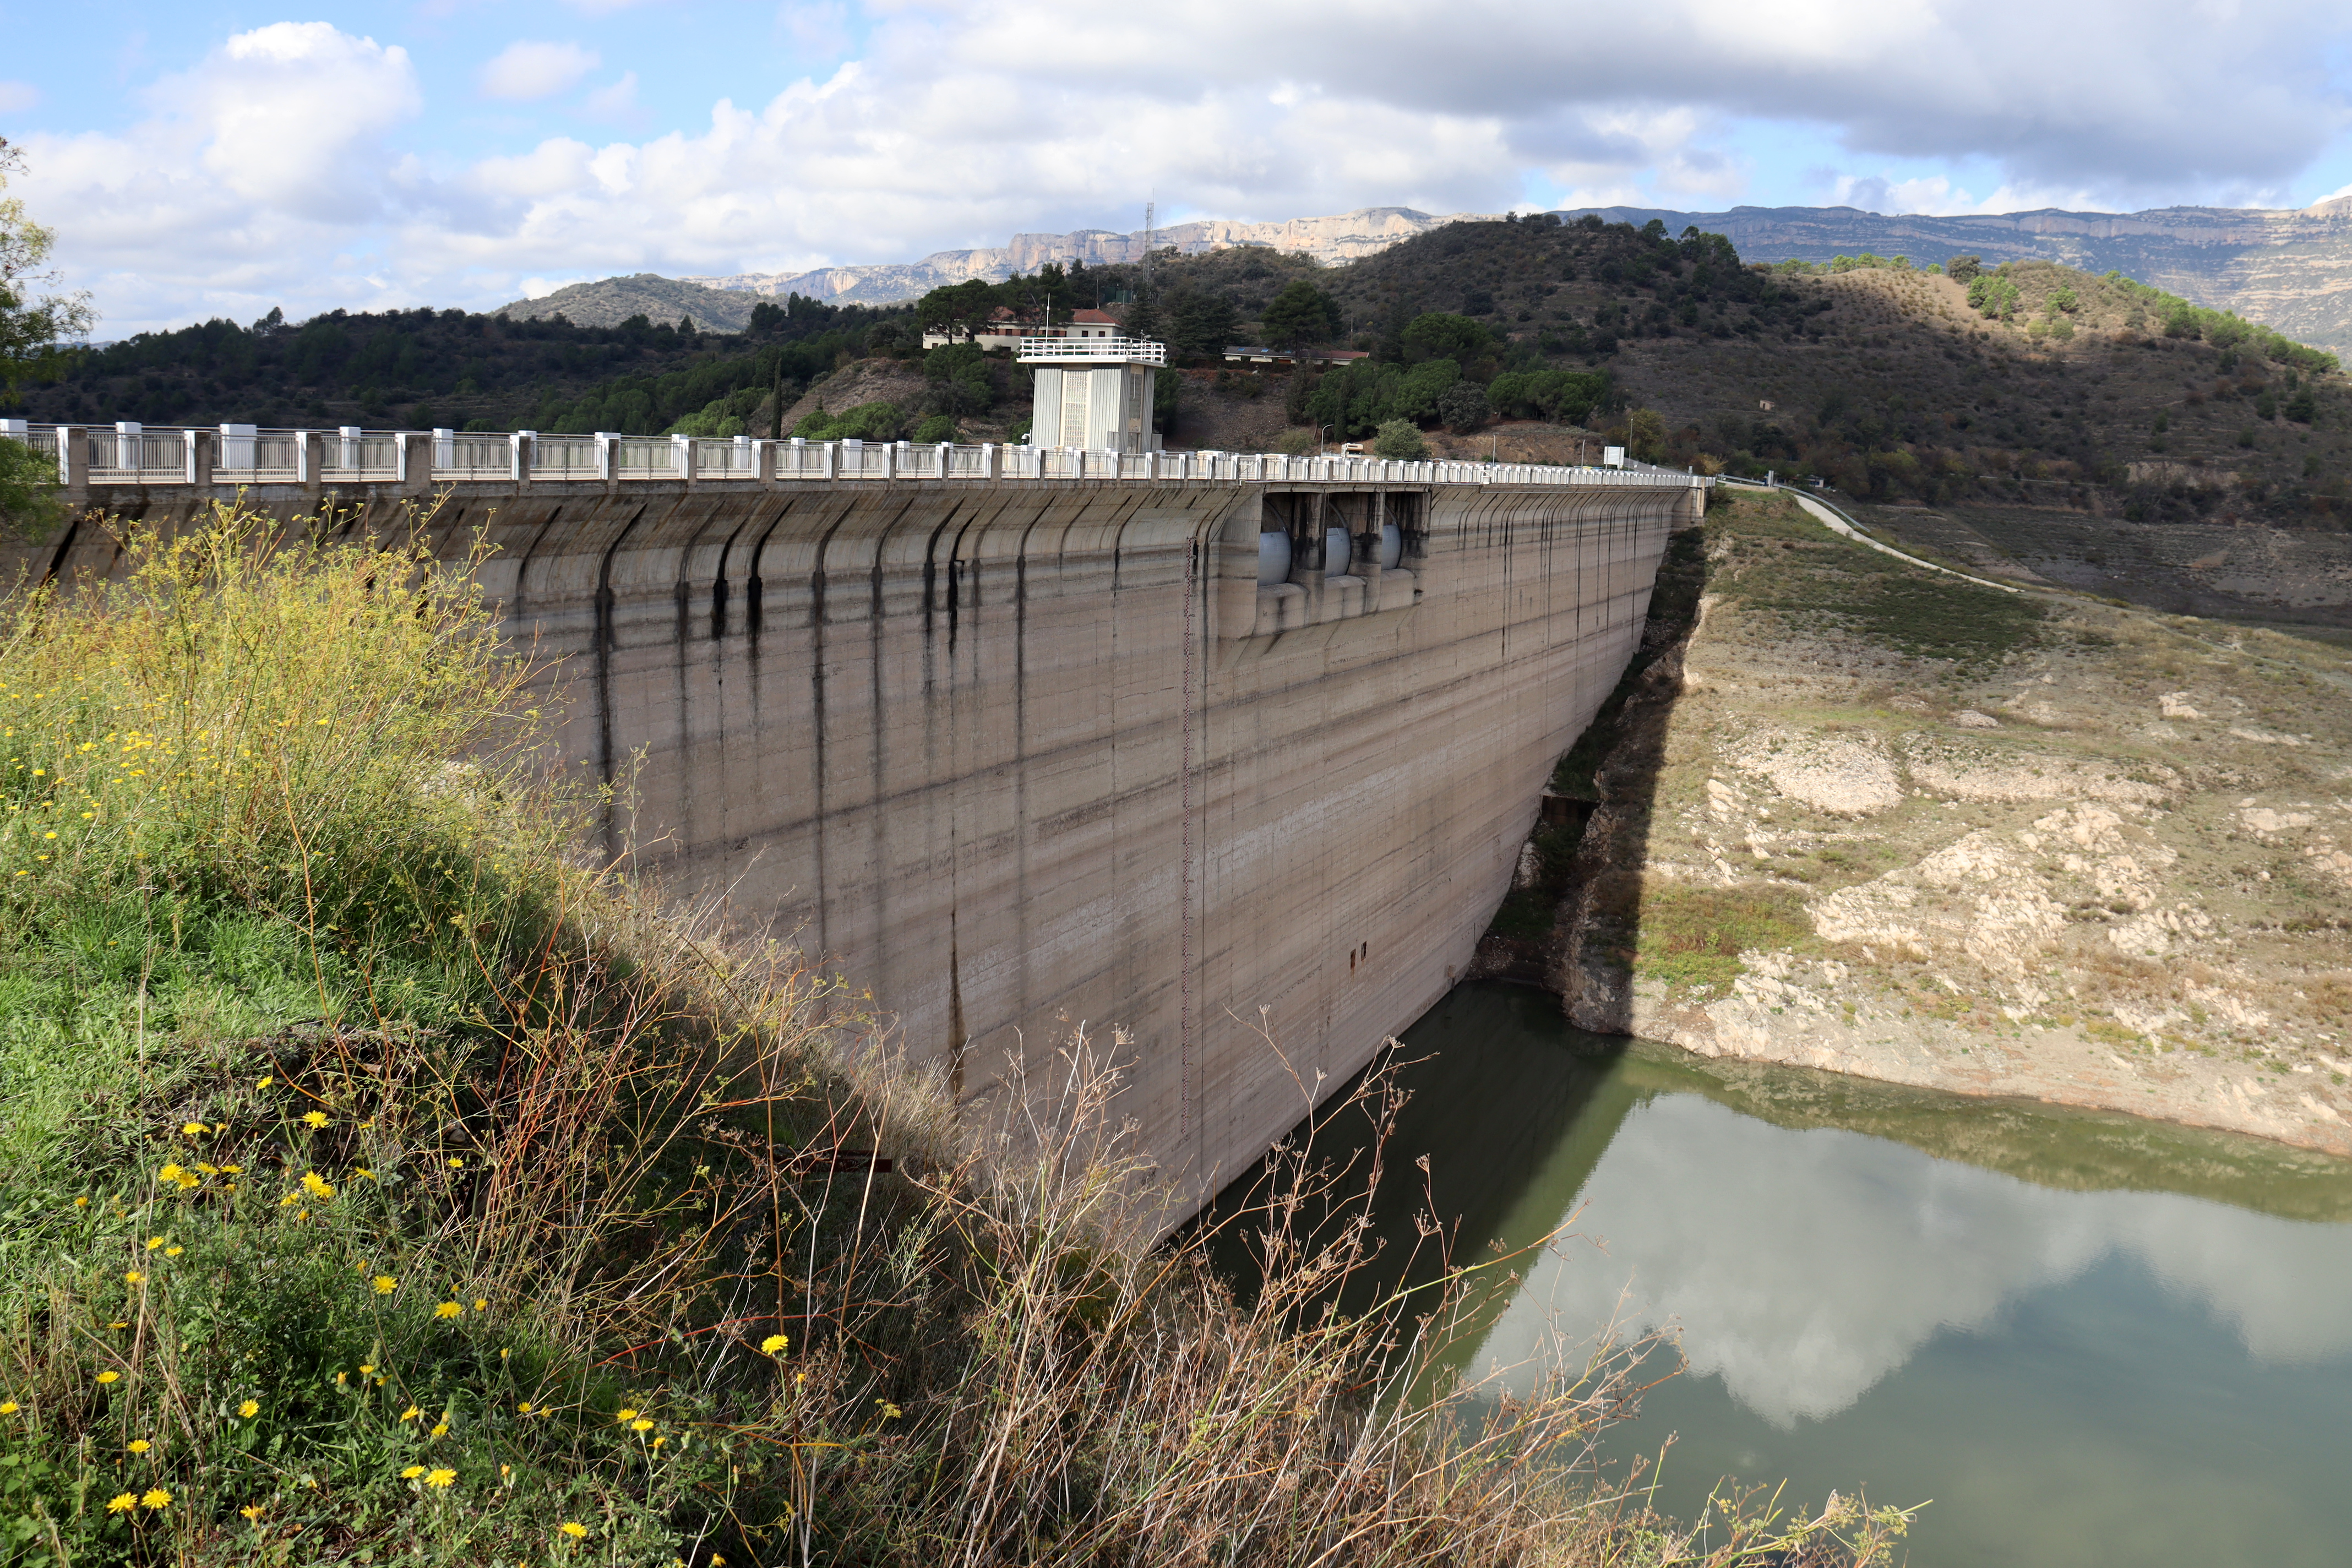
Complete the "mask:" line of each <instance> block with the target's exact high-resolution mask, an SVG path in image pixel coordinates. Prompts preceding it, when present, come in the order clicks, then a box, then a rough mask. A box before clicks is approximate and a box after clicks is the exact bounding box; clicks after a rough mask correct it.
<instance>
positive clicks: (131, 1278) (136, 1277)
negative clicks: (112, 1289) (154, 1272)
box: [122, 1268, 147, 1285]
mask: <svg viewBox="0 0 2352 1568" xmlns="http://www.w3.org/2000/svg"><path fill="white" fill-rule="evenodd" d="M146 1278H147V1276H145V1275H144V1274H142V1273H140V1272H139V1270H137V1269H136V1268H133V1269H131V1270H130V1271H129V1272H128V1273H126V1274H124V1275H123V1276H122V1282H123V1283H124V1284H125V1285H136V1284H138V1283H139V1282H140V1281H142V1280H143V1279H146Z"/></svg>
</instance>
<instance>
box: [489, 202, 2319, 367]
mask: <svg viewBox="0 0 2352 1568" xmlns="http://www.w3.org/2000/svg"><path fill="white" fill-rule="evenodd" d="M1587 211H1597V212H1599V213H1600V214H1601V216H1603V217H1605V218H1608V219H1609V220H1611V221H1612V222H1616V221H1618V220H1621V219H1622V220H1624V221H1627V222H1631V223H1633V224H1637V225H1638V224H1644V223H1647V222H1649V221H1650V220H1651V219H1652V218H1656V219H1658V220H1660V221H1661V222H1663V223H1664V224H1665V226H1667V228H1668V229H1669V230H1670V231H1671V232H1673V233H1675V234H1680V233H1681V232H1682V231H1683V230H1684V229H1685V227H1689V226H1697V227H1699V228H1701V229H1705V230H1707V231H1709V232H1712V233H1718V234H1722V235H1724V236H1726V237H1728V238H1729V239H1730V241H1731V243H1732V244H1733V245H1734V246H1735V247H1738V251H1739V254H1740V255H1741V256H1743V257H1745V258H1747V259H1748V260H1750V261H1780V260H1786V259H1789V258H1798V259H1801V260H1806V261H1827V260H1829V259H1830V258H1832V257H1835V256H1840V255H1849V256H1851V255H1856V254H1859V253H1861V252H1863V251H1872V252H1875V253H1876V254H1878V255H1881V256H1895V255H1902V256H1908V257H1910V258H1911V259H1912V260H1913V261H1914V262H1915V263H1917V264H1918V265H1921V266H1925V265H1927V263H1928V262H1930V261H1942V260H1945V259H1947V258H1950V257H1952V256H1956V255H1974V256H1978V257H1981V258H1983V260H1984V262H1985V263H1986V265H1988V266H1991V265H1996V264H1998V263H2000V262H2002V261H2010V260H2021V259H2027V258H2040V259H2042V260H2048V261H2056V262H2062V263H2063V264H2065V265H2066V266H2069V267H2079V268H2083V269H2084V270H2085V271H2090V272H2106V271H2118V272H2121V273H2123V274H2124V275H2125V276H2126V277H2128V278H2136V279H2139V280H2140V281H2141V282H2143V283H2150V284H2153V285H2155V286H2156V287H2158V288H2159V289H2169V290H2170V291H2172V292H2173V293H2176V294H2179V295H2182V296H2184V297H2186V298H2188V299H2190V300H2195V301H2197V302H2198V303H2199V304H2200V305H2209V306H2211V307H2213V308H2214V309H2217V310H2235V311H2237V312H2238V313H2239V314H2241V315H2242V316H2245V317H2247V318H2248V319H2250V320H2252V321H2263V322H2265V323H2267V324H2269V325H2271V326H2273V327H2275V328H2277V329H2278V330H2279V331H2282V332H2284V333H2286V334H2287V335H2288V336H2290V337H2294V338H2297V339H2300V340H2302V341H2303V342H2308V343H2314V344H2316V345H2318V346H2319V347H2322V348H2326V349H2330V350H2333V351H2334V352H2336V353H2342V354H2346V355H2347V357H2352V196H2344V197H2337V198H2336V199H2335V200H2332V201H2326V202H2322V203H2319V204H2318V205H2315V206H2310V207H2305V208H2303V209H2301V210H2299V211H2273V210H2268V209H2263V208H2231V207H2159V208H2156V209H2153V210H2151V211H2147V212H2137V213H2076V212H2063V211H2060V210H2058V209H2056V208H2053V207H2045V208H2042V209H2041V210H2038V211H2035V212H2022V213H1998V214H1982V215H1972V216H1958V217H1933V216H1925V215H1921V214H1905V215H1901V216H1894V217H1888V216H1882V215H1881V214H1878V213H1872V212H1864V211H1861V210H1860V209H1858V208H1854V207H1748V206H1742V207H1734V208H1732V209H1731V210H1730V211H1728V212H1712V213H1702V212H1676V211H1672V210H1669V209H1666V208H1650V207H1600V208H1582V207H1579V208H1570V209H1567V210H1565V211H1563V212H1562V213H1561V215H1560V216H1564V217H1574V216H1579V215H1580V214H1581V213H1583V212H1587ZM1491 216H1494V215H1489V214H1478V213H1458V214H1454V215H1451V216H1433V215H1432V214H1429V213H1423V212H1416V211H1414V210H1413V209H1412V208H1410V207H1365V208H1362V209H1360V210H1359V211H1356V212H1351V213H1341V214H1339V215H1338V216H1332V217H1313V218H1293V219H1291V220H1290V221H1288V222H1286V223H1264V224H1248V223H1229V222H1224V221H1207V222H1198V223H1184V224H1171V225H1170V226H1168V227H1166V228H1162V229H1156V230H1154V231H1152V234H1151V236H1150V243H1151V244H1152V245H1153V246H1154V247H1160V246H1171V245H1172V246H1175V247H1178V248H1179V249H1181V250H1184V251H1188V252H1191V251H1202V250H1221V249H1224V248H1226V247H1232V246H1244V245H1264V246H1270V247H1275V248H1276V249H1281V250H1293V251H1306V252H1308V253H1310V254H1312V255H1314V256H1316V257H1318V258H1320V259H1322V260H1324V261H1327V262H1334V263H1338V262H1347V261H1353V260H1355V259H1357V258H1360V257H1364V256H1369V255H1371V254H1372V253H1373V252H1375V251H1379V250H1383V249H1386V248H1387V247H1390V246H1391V245H1394V244H1396V243H1397V242H1398V241H1399V240H1402V239H1407V238H1410V237H1412V236H1413V235H1416V234H1421V233H1424V232H1426V231H1427V230H1429V229H1432V228H1436V227H1438V226H1442V225H1444V224H1448V223H1453V222H1456V221H1477V220H1481V219H1486V218H1490V217H1491ZM1144 246H1145V236H1144V234H1143V233H1142V231H1140V230H1139V231H1136V232H1134V233H1131V234H1118V233H1114V232H1112V231H1110V230H1108V229H1080V230H1078V231H1076V232H1075V233H1072V234H1055V235H1045V234H1024V235H1016V236H1014V237H1013V242H1012V243H1011V244H1010V245H1005V246H1001V247H987V248H982V249H975V250H942V251H939V252H937V253H935V254H933V255H930V256H927V257H925V258H923V259H922V260H920V261H917V262H908V263H900V264H885V265H880V266H861V267H826V268H816V269H814V270H812V271H806V272H791V273H783V272H774V273H738V274H736V275H734V276H732V277H726V278H691V279H668V278H661V277H657V276H656V275H655V274H652V273H639V274H637V275H636V276H635V277H633V278H608V279H602V280H600V281H597V282H594V283H575V284H573V285H572V286H571V287H570V288H566V289H557V290H556V291H555V292H554V293H552V294H549V295H546V296H544V297H543V298H541V299H538V300H517V301H515V302H514V303H513V304H511V305H509V306H507V307H506V310H507V311H508V312H509V314H512V315H516V316H542V315H551V314H553V313H555V312H556V311H559V310H560V311H562V313H563V314H564V315H565V316H567V317H569V318H570V319H571V320H572V321H578V322H582V323H583V324H588V325H610V324H613V323H615V322H618V321H622V320H624V319H625V318H627V317H629V316H632V315H635V314H638V313H640V312H643V313H645V314H646V315H650V316H654V317H656V319H660V320H670V319H674V318H675V317H677V316H679V315H688V316H691V317H693V319H694V321H695V322H696V323H697V324H698V325H700V326H704V327H708V328H713V329H716V330H719V331H734V330H736V329H738V328H740V327H741V325H742V324H743V322H744V321H745V320H746V319H747V318H748V317H749V316H750V314H751V307H752V306H753V305H754V304H756V303H758V302H759V300H761V298H763V297H769V296H782V295H784V294H789V293H797V294H802V295H805V296H807V297H809V298H811V299H816V300H829V301H833V302H835V303H841V304H848V303H860V304H876V305H878V304H888V303H892V302H895V301H898V300H912V299H915V298H917V297H919V295H922V294H924V293H926V292H928V291H929V290H930V289H936V288H939V287H940V286H942V285H944V284H951V283H960V282H962V281H963V280H964V279H967V278H986V279H992V280H994V279H1003V278H1007V277H1010V276H1011V275H1012V274H1013V273H1014V272H1025V271H1030V270H1032V269H1034V268H1037V267H1039V266H1041V265H1043V264H1044V263H1045V262H1048V261H1060V262H1064V263H1067V262H1069V261H1072V260H1084V261H1087V262H1088V263H1097V262H1114V261H1135V260H1139V259H1141V258H1142V254H1143V250H1144Z"/></svg>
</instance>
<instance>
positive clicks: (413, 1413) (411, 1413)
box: [400, 1405, 425, 1421]
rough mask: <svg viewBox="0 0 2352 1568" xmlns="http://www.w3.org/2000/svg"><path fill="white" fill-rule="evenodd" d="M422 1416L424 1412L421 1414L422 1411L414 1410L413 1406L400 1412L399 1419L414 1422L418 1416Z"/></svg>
mask: <svg viewBox="0 0 2352 1568" xmlns="http://www.w3.org/2000/svg"><path fill="white" fill-rule="evenodd" d="M424 1414H425V1412H423V1411H422V1410H419V1409H418V1408H416V1406H415V1405H410V1406H409V1407H408V1408H407V1409H405V1410H404V1411H402V1412H401V1413H400V1418H401V1419H402V1420H403V1421H414V1420H415V1419H416V1418H417V1417H418V1416H420V1415H424Z"/></svg>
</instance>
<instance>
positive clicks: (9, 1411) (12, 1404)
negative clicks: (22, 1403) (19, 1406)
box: [0, 1399, 16, 1415]
mask: <svg viewBox="0 0 2352 1568" xmlns="http://www.w3.org/2000/svg"><path fill="white" fill-rule="evenodd" d="M0 1415H16V1401H15V1400H13V1399H0Z"/></svg>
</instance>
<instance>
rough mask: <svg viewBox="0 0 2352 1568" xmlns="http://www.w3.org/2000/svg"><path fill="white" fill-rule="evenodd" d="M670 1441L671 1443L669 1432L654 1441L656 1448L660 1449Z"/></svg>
mask: <svg viewBox="0 0 2352 1568" xmlns="http://www.w3.org/2000/svg"><path fill="white" fill-rule="evenodd" d="M668 1441H669V1434H668V1433H667V1432H665V1433H663V1434H662V1435H661V1436H658V1437H656V1438H655V1439H654V1447H656V1448H658V1447H661V1446H662V1445H663V1444H664V1443H667V1442H668Z"/></svg>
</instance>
